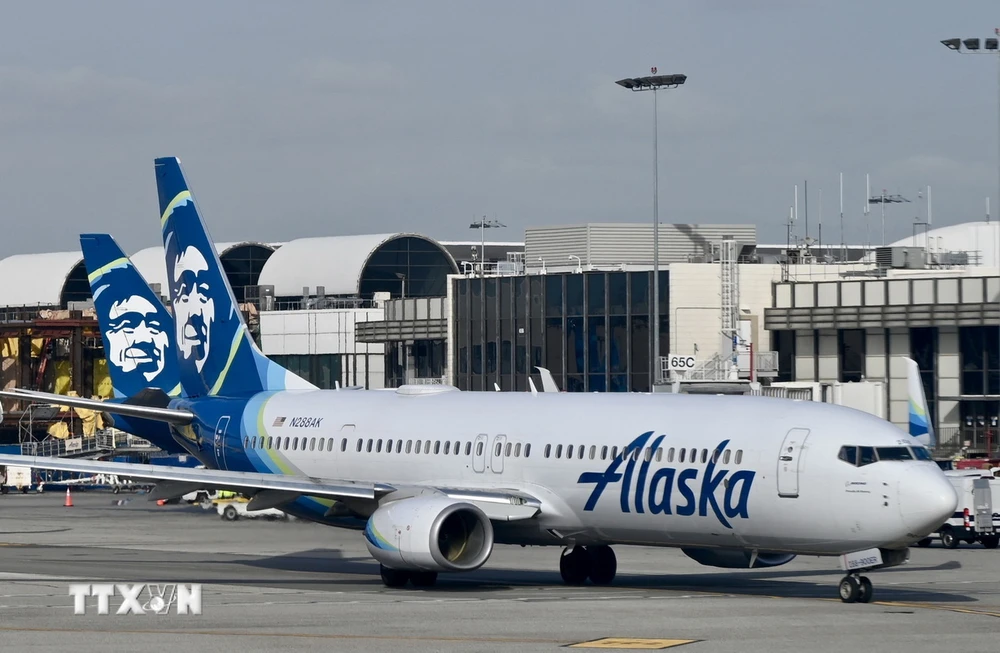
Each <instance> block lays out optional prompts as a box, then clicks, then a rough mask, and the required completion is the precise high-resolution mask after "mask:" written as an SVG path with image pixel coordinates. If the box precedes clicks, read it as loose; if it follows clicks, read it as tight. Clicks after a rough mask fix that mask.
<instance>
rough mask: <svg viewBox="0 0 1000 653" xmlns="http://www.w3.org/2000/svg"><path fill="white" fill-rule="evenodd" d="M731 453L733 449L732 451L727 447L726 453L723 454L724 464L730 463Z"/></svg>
mask: <svg viewBox="0 0 1000 653" xmlns="http://www.w3.org/2000/svg"><path fill="white" fill-rule="evenodd" d="M731 453H732V451H730V450H729V449H726V453H724V454H722V464H723V465H728V464H729V454H731Z"/></svg>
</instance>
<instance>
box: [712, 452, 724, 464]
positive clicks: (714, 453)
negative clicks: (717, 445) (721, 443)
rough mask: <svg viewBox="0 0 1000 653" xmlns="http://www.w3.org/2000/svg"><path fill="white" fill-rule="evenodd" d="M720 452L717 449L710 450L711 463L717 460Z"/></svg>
mask: <svg viewBox="0 0 1000 653" xmlns="http://www.w3.org/2000/svg"><path fill="white" fill-rule="evenodd" d="M720 453H722V452H721V451H719V450H718V449H716V450H715V451H713V452H712V462H713V463H717V462H719V454H720Z"/></svg>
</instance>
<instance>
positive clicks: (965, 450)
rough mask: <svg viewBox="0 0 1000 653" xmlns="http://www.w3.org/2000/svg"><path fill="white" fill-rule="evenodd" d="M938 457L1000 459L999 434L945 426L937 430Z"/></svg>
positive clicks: (936, 454) (935, 447)
mask: <svg viewBox="0 0 1000 653" xmlns="http://www.w3.org/2000/svg"><path fill="white" fill-rule="evenodd" d="M934 454H935V456H938V457H942V458H943V457H948V458H951V457H962V458H1000V434H998V433H996V432H994V431H991V430H989V429H982V428H970V427H965V426H946V427H942V428H940V429H938V432H937V444H936V445H935V446H934Z"/></svg>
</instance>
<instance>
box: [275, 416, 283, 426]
mask: <svg viewBox="0 0 1000 653" xmlns="http://www.w3.org/2000/svg"><path fill="white" fill-rule="evenodd" d="M284 424H285V418H284V417H275V418H274V424H272V426H275V427H277V426H283V425H284Z"/></svg>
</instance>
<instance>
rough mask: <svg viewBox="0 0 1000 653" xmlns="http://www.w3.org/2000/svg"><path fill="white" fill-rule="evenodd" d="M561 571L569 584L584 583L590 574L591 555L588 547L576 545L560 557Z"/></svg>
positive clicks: (564, 579) (564, 580)
mask: <svg viewBox="0 0 1000 653" xmlns="http://www.w3.org/2000/svg"><path fill="white" fill-rule="evenodd" d="M559 573H560V574H562V579H563V582H565V583H566V584H567V585H583V583H584V582H586V580H587V576H588V575H590V556H589V555H587V549H586V547H582V546H574V547H573V548H572V549H566V550H565V551H563V554H562V557H560V558H559Z"/></svg>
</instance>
